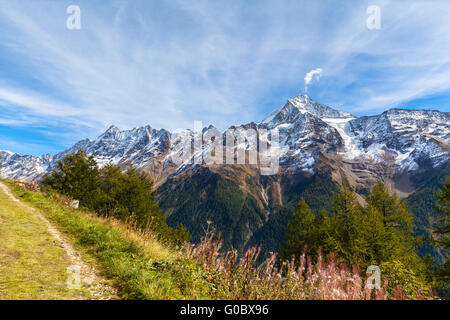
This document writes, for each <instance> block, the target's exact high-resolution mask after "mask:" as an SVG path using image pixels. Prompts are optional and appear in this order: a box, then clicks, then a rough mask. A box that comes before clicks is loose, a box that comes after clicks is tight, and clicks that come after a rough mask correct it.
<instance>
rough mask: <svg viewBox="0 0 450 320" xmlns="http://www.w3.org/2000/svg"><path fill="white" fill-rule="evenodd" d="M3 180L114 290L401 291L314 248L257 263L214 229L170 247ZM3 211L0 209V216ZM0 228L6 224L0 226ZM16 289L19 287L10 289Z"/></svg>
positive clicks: (421, 295)
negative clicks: (315, 254)
mask: <svg viewBox="0 0 450 320" xmlns="http://www.w3.org/2000/svg"><path fill="white" fill-rule="evenodd" d="M6 183H7V184H8V185H9V186H10V188H11V190H12V191H13V193H14V194H15V195H16V197H18V198H19V199H21V200H22V201H24V202H26V203H28V204H29V205H31V206H33V207H35V208H37V209H39V210H40V212H41V213H42V214H43V215H45V217H46V218H47V219H48V220H50V221H51V222H52V224H53V225H55V226H56V227H57V228H58V229H59V230H60V231H61V232H62V233H64V234H65V235H66V237H67V238H68V239H69V240H70V241H71V242H72V243H73V245H74V247H75V248H76V249H77V250H79V251H80V252H81V253H82V255H83V258H84V259H85V261H87V262H89V263H91V264H93V265H95V266H96V267H97V268H98V269H99V270H102V271H103V273H104V274H103V275H104V276H105V277H107V278H109V279H111V280H112V281H113V283H114V285H115V287H117V288H118V289H119V290H120V292H119V295H120V298H124V299H236V300H247V299H252V300H253V299H265V300H270V299H276V300H291V299H294V300H297V299H300V300H310V299H339V300H342V299H406V298H407V297H406V296H405V294H404V292H403V289H402V288H401V287H399V286H397V287H395V288H394V289H395V290H394V291H393V292H391V291H390V290H388V283H387V282H386V281H385V282H384V284H383V287H382V288H381V289H379V290H374V291H371V290H370V289H368V288H366V286H365V283H364V278H363V276H362V275H361V274H360V272H359V270H358V268H356V267H347V266H346V264H345V263H344V262H343V261H341V260H339V259H335V258H334V257H333V256H329V257H325V258H322V256H321V255H319V258H318V260H317V262H315V263H313V262H312V261H311V259H309V258H308V257H306V256H305V255H302V256H301V257H300V262H301V263H300V265H296V264H294V261H293V260H292V261H286V262H284V263H282V264H281V266H280V265H279V264H278V263H277V256H276V254H272V255H271V256H270V257H269V258H268V259H267V260H266V261H264V263H262V264H256V261H257V258H258V255H259V253H260V250H259V249H258V248H250V249H249V250H248V251H247V252H246V253H245V254H244V255H242V256H240V257H239V256H238V255H237V252H236V251H235V250H230V251H228V252H223V251H221V250H220V248H221V245H222V242H221V241H220V239H219V238H218V237H215V236H214V233H213V231H211V232H209V233H208V234H207V235H206V236H205V237H204V238H203V239H202V240H201V242H200V243H198V244H196V245H190V244H186V245H185V246H184V247H183V248H180V250H174V249H173V248H169V247H167V246H165V245H164V244H162V243H161V242H160V241H159V240H157V239H156V237H154V236H153V235H152V234H151V233H149V232H144V231H141V230H137V229H136V227H135V226H133V225H127V224H124V223H122V222H119V221H117V220H114V219H110V218H101V217H98V216H97V215H96V214H95V213H92V212H90V211H86V210H83V209H72V208H70V207H69V206H68V205H67V203H68V200H67V199H65V198H62V197H60V196H57V195H46V194H42V193H36V192H30V191H25V190H22V189H21V188H19V187H18V186H17V185H16V184H15V183H13V182H10V181H6ZM1 200H2V198H0V201H1ZM7 204H8V205H11V206H14V205H15V204H13V203H7ZM1 212H3V211H1ZM2 217H3V216H1V215H0V219H1V218H2ZM8 223H9V226H10V227H11V228H12V230H14V228H23V229H24V230H21V231H20V232H19V231H16V232H15V233H16V234H20V233H21V232H25V233H26V232H28V233H29V235H30V238H32V237H31V236H32V235H33V234H34V233H35V232H36V231H34V230H33V229H32V228H30V227H29V226H28V225H27V224H26V223H25V222H20V221H10V222H8V221H1V220H0V226H3V225H5V227H4V228H5V229H6V228H7V226H8ZM34 223H37V222H36V221H35V222H34ZM16 224H18V225H16ZM41 227H42V226H41ZM2 228H3V227H2ZM29 228H30V229H29ZM0 230H2V232H4V231H3V229H0ZM47 236H48V235H47ZM2 237H4V238H5V239H8V236H7V235H5V236H3V235H2V234H0V240H1V239H2ZM20 241H21V239H17V237H16V239H13V238H11V240H10V247H11V250H10V251H5V252H4V253H3V252H2V255H5V257H6V259H9V260H14V259H18V258H17V257H18V256H17V254H16V253H15V251H14V250H23V248H24V244H22V243H21V242H20ZM32 241H37V240H36V239H34V240H32ZM7 248H9V247H7ZM14 248H15V249H14ZM8 250H9V249H8ZM59 254H61V253H59ZM29 259H30V260H29ZM31 259H32V258H30V257H28V258H26V259H24V260H23V261H24V262H27V261H28V260H29V261H32V260H31ZM1 261H2V262H0V268H2V267H3V265H2V263H3V257H2V260H1ZM5 261H7V260H5ZM38 261H39V263H38V262H37V261H36V263H35V264H36V265H35V266H32V267H29V268H28V269H27V270H28V271H29V270H33V271H34V270H35V269H34V268H37V269H36V270H40V269H39V268H43V266H41V265H40V262H41V260H38ZM61 263H62V262H61ZM9 265H12V263H9ZM55 267H56V266H55ZM61 267H62V266H61ZM0 270H1V269H0ZM9 270H10V272H11V273H12V274H14V273H15V275H14V277H15V278H16V279H25V276H24V275H22V274H20V273H17V272H16V270H15V269H14V268H10V269H9ZM52 283H57V282H52ZM58 289H61V290H63V291H61V295H59V296H58V295H54V298H64V296H63V295H62V293H63V292H64V288H60V287H55V288H54V289H52V291H54V293H55V294H58V292H57V291H58ZM18 291H20V290H17V291H16V292H18ZM46 294H48V295H51V294H52V293H51V292H46ZM416 296H417V297H416V299H433V296H432V293H428V292H427V291H426V290H425V291H423V292H422V291H420V292H419V291H418V292H417V295H416ZM0 298H5V297H2V296H0ZM6 298H8V297H6ZM69 298H70V297H69Z"/></svg>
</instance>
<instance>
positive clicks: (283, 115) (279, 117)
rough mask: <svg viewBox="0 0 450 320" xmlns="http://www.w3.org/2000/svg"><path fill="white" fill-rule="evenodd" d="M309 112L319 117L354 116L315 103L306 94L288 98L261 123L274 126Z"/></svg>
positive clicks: (292, 120) (289, 121) (293, 120)
mask: <svg viewBox="0 0 450 320" xmlns="http://www.w3.org/2000/svg"><path fill="white" fill-rule="evenodd" d="M306 113H308V114H311V115H313V116H315V117H317V118H319V119H323V118H351V119H353V118H356V117H355V116H353V115H352V114H350V113H348V112H343V111H339V110H336V109H333V108H330V107H328V106H325V105H323V104H320V103H317V102H315V101H314V100H312V99H311V98H310V97H309V96H307V95H306V94H300V95H298V96H296V97H295V98H290V99H288V100H287V101H286V103H285V104H284V105H283V106H282V107H281V108H279V109H277V110H275V111H274V112H272V113H271V114H270V115H269V116H268V117H267V118H266V119H264V120H263V121H262V122H261V124H266V125H268V126H269V127H275V126H276V125H278V124H281V123H293V122H295V121H296V120H297V119H298V117H299V115H303V114H306Z"/></svg>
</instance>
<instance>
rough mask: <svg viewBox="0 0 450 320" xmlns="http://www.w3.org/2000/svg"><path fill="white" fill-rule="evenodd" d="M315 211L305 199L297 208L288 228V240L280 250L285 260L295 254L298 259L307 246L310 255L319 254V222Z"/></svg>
mask: <svg viewBox="0 0 450 320" xmlns="http://www.w3.org/2000/svg"><path fill="white" fill-rule="evenodd" d="M316 222H317V221H316V217H315V215H314V213H313V212H312V211H311V209H310V208H309V206H308V204H307V203H306V202H305V200H304V199H301V200H300V201H299V203H298V204H297V207H296V208H295V211H294V214H293V216H292V220H291V222H290V223H289V224H288V226H287V229H286V240H285V243H284V244H283V247H282V250H281V252H280V257H281V259H283V260H286V259H290V258H291V257H292V256H295V257H296V258H297V259H298V258H299V257H300V256H301V255H302V253H303V250H304V249H305V248H306V249H307V253H308V255H313V256H314V255H315V254H317V244H318V241H317V240H318V239H317V235H318V234H317V223H316Z"/></svg>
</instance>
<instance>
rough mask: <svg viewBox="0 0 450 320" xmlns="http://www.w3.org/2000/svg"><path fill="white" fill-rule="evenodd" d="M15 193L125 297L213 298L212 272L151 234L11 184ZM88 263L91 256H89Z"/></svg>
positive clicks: (9, 183)
mask: <svg viewBox="0 0 450 320" xmlns="http://www.w3.org/2000/svg"><path fill="white" fill-rule="evenodd" d="M7 184H8V185H9V186H10V188H11V189H12V191H13V192H14V194H15V195H16V197H18V198H19V199H21V200H22V201H25V202H26V203H28V204H29V205H31V206H33V207H35V208H38V209H39V210H40V212H42V214H44V215H45V216H46V217H47V219H49V220H50V221H51V222H52V223H53V224H54V225H55V226H56V227H58V229H59V230H60V231H61V232H63V233H64V234H65V235H66V236H67V237H68V238H69V239H70V240H71V241H72V242H73V244H74V246H75V248H76V249H78V250H79V251H81V252H82V253H83V254H84V255H85V256H86V257H87V258H88V259H89V258H90V260H91V261H90V262H91V263H94V264H96V266H97V267H98V268H99V269H100V270H103V271H104V273H105V275H106V277H108V278H110V279H112V280H113V282H114V284H115V285H116V286H117V287H118V288H119V290H120V296H121V297H122V298H125V299H208V298H210V294H209V293H210V292H211V289H212V285H211V284H210V283H209V282H208V281H207V280H206V279H207V278H208V275H207V274H206V273H205V272H204V271H203V269H202V268H200V267H199V266H198V265H197V264H195V263H194V262H192V261H191V260H187V259H185V258H181V257H180V256H179V255H178V254H177V253H175V252H174V251H172V250H170V249H168V248H167V247H165V246H163V245H162V244H161V243H159V242H158V241H157V240H156V239H154V238H153V237H152V236H151V235H148V234H146V235H143V234H137V233H136V231H134V230H133V229H132V228H130V227H127V226H124V225H123V224H121V223H119V222H117V221H114V220H110V219H102V218H99V217H97V216H96V215H94V214H92V213H90V212H88V211H83V210H73V209H68V208H66V207H65V206H63V205H62V203H61V201H59V200H56V199H53V198H50V197H47V196H45V195H43V194H39V193H34V192H28V191H23V190H21V189H20V188H18V187H17V186H16V185H15V184H14V183H12V182H7ZM88 261H89V260H88Z"/></svg>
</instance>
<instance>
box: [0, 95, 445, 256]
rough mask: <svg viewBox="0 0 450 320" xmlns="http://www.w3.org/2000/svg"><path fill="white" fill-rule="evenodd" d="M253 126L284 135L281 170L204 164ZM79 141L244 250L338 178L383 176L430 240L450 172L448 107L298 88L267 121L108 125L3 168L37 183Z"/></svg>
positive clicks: (271, 238) (325, 196) (364, 184)
mask: <svg viewBox="0 0 450 320" xmlns="http://www.w3.org/2000/svg"><path fill="white" fill-rule="evenodd" d="M249 129H251V130H254V131H255V132H258V133H259V132H263V131H264V130H266V131H268V132H271V130H272V131H273V130H277V132H278V133H279V148H278V149H277V150H278V151H277V158H278V161H279V170H278V171H277V172H275V174H272V175H263V174H261V171H260V167H261V164H258V163H256V164H225V165H222V164H215V163H211V162H208V161H206V160H207V159H208V157H209V156H210V154H211V150H210V149H211V147H212V146H213V144H214V141H215V140H216V141H217V138H218V137H225V136H226V134H227V133H229V132H230V131H232V132H234V134H235V136H236V135H239V134H240V132H245V131H246V130H247V131H248V130H249ZM202 136H203V137H205V136H208V137H209V138H211V139H207V140H205V141H204V143H203V145H202V147H201V148H200V149H199V151H198V152H197V153H195V151H194V154H193V155H192V159H194V161H192V159H189V161H185V162H183V163H179V162H177V161H175V160H174V159H176V158H177V157H179V156H180V154H182V153H183V154H184V153H186V145H185V144H183V143H181V142H180V139H179V138H180V137H189V138H192V140H195V139H198V138H199V137H200V139H202ZM203 139H204V138H203ZM200 141H201V140H200ZM189 146H190V144H189ZM79 148H83V149H84V150H85V151H86V152H87V153H89V154H92V155H93V156H94V157H95V159H96V160H97V162H98V163H99V164H100V165H105V164H106V163H110V162H111V163H113V164H116V165H119V166H121V167H122V168H125V167H126V166H128V165H133V166H135V167H137V168H138V169H139V170H143V171H145V172H147V173H148V174H149V176H150V177H151V178H152V179H154V181H155V185H156V186H157V187H158V202H159V206H160V208H161V209H162V210H163V212H164V214H165V215H166V217H167V221H168V223H169V224H170V225H172V226H176V225H178V224H180V223H182V224H184V225H185V226H186V227H187V229H188V230H189V231H190V232H191V234H192V237H193V239H192V240H193V241H198V240H199V239H200V237H201V236H202V235H203V234H204V233H205V229H206V226H207V223H208V222H209V223H211V224H212V225H213V226H214V227H215V228H216V229H217V230H218V231H219V232H220V233H221V234H222V237H223V239H224V246H225V248H229V247H231V246H233V247H234V248H237V249H238V250H243V249H245V248H246V247H247V246H249V245H254V244H261V245H262V246H263V252H268V251H275V250H277V249H278V247H279V245H280V243H281V242H282V241H283V239H284V230H285V228H286V225H287V223H288V222H289V220H290V218H291V216H292V212H293V209H294V207H295V203H296V202H297V201H298V200H299V199H300V198H301V197H303V198H304V199H305V200H306V201H307V203H308V204H309V205H310V206H311V208H312V209H313V210H314V211H315V212H318V211H320V210H321V209H323V208H324V206H326V205H327V204H328V203H330V201H331V199H332V197H333V193H334V192H335V191H336V190H338V188H339V185H342V184H346V185H348V186H349V187H350V188H351V189H352V190H353V191H354V192H355V194H356V195H357V196H358V198H359V199H360V201H361V202H363V201H364V200H363V197H362V196H363V195H364V194H365V193H366V192H367V191H368V190H369V189H370V188H371V187H372V186H373V185H374V184H375V183H376V182H377V181H382V182H384V183H385V184H386V185H387V186H389V188H390V189H391V190H392V192H395V193H397V194H398V195H399V196H400V197H402V198H405V199H406V201H407V202H408V205H409V207H410V208H411V210H412V211H413V213H414V215H415V222H416V233H417V234H419V235H422V236H424V237H430V236H431V235H432V233H431V231H430V227H431V225H432V224H433V221H434V219H435V217H436V212H435V211H434V209H433V208H432V205H431V204H432V201H433V195H432V192H433V191H434V190H436V189H437V188H438V187H440V186H441V184H442V181H443V177H445V176H446V175H449V174H450V113H449V112H439V111H434V110H407V109H398V108H396V109H390V110H387V111H385V112H383V113H381V114H379V115H374V116H363V117H356V116H354V115H352V114H350V113H347V112H342V111H338V110H335V109H333V108H330V107H328V106H325V105H322V104H320V103H317V102H315V101H313V100H312V99H311V98H310V97H308V96H307V95H299V96H297V97H295V98H291V99H288V100H287V101H286V103H285V104H284V105H282V106H281V107H280V108H278V109H276V110H275V111H274V112H272V113H271V114H270V115H269V116H268V117H267V118H266V119H264V120H263V121H262V122H260V123H254V122H252V123H248V124H244V125H236V126H232V127H230V128H228V129H227V130H226V131H225V132H220V131H219V130H218V129H217V128H215V127H214V126H212V125H210V126H208V127H205V128H203V130H201V131H198V132H195V131H192V130H182V131H177V132H170V131H167V130H165V129H161V130H157V129H154V128H152V127H151V126H144V127H137V128H134V129H132V130H124V131H121V130H120V129H119V128H117V127H115V126H111V127H110V128H109V129H108V130H107V131H106V132H104V133H103V134H102V135H100V136H99V137H98V138H97V139H95V140H89V139H85V140H81V141H79V142H78V143H76V144H75V145H74V146H73V147H71V148H69V149H67V150H65V151H62V152H60V153H58V154H56V155H43V156H40V157H36V156H31V155H22V154H17V153H13V152H11V151H1V152H0V154H1V155H2V158H1V159H0V164H1V175H2V177H3V178H9V179H18V180H25V181H27V182H32V181H39V180H40V179H41V178H42V176H43V175H44V174H46V173H48V172H50V171H51V170H52V168H53V167H54V166H55V164H56V163H57V162H58V161H59V160H61V159H62V158H63V157H64V156H65V155H67V154H69V153H72V152H75V151H77V150H78V149H79ZM189 151H190V150H189ZM195 159H197V160H195ZM198 159H200V160H198ZM422 249H423V250H422V253H423V254H425V253H432V254H434V255H437V253H436V251H433V249H432V247H431V246H430V245H429V244H424V245H423V247H422Z"/></svg>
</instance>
